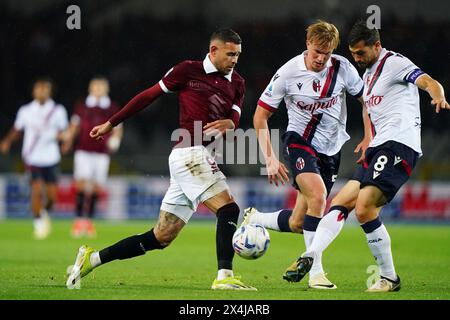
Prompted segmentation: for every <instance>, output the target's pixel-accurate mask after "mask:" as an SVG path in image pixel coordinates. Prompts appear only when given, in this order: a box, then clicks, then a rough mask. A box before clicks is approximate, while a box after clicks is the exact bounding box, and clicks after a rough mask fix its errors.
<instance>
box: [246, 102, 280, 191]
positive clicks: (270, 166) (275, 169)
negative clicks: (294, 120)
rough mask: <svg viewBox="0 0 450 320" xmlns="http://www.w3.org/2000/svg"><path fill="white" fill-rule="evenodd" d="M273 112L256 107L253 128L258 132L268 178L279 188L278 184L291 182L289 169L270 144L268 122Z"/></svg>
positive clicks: (257, 135)
mask: <svg viewBox="0 0 450 320" xmlns="http://www.w3.org/2000/svg"><path fill="white" fill-rule="evenodd" d="M271 115H272V112H270V111H268V110H266V109H264V108H262V107H260V106H259V105H258V106H257V107H256V111H255V114H254V115H253V126H254V127H255V130H256V137H257V139H258V143H259V147H260V148H261V151H262V154H263V155H264V159H265V161H266V168H267V177H268V179H269V183H272V182H273V183H275V185H276V186H278V182H281V183H282V184H285V183H287V182H289V176H288V173H289V171H288V169H287V168H286V167H285V165H284V164H283V163H281V162H280V161H279V160H278V159H277V156H276V154H275V152H274V151H273V148H272V143H271V142H270V134H269V125H268V124H267V120H268V119H269V118H270V117H271Z"/></svg>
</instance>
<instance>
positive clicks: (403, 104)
mask: <svg viewBox="0 0 450 320" xmlns="http://www.w3.org/2000/svg"><path fill="white" fill-rule="evenodd" d="M423 74H424V72H423V71H422V70H420V69H419V68H418V67H417V66H416V65H415V64H414V63H412V62H411V60H409V59H408V58H406V57H404V56H402V55H401V54H399V53H395V52H393V51H388V50H386V49H384V48H383V49H382V51H381V53H380V56H379V57H378V61H377V62H376V63H374V65H373V66H371V67H370V68H368V69H366V71H365V73H364V75H363V80H364V84H365V85H364V94H363V98H364V102H365V105H366V107H367V111H368V113H369V116H370V120H371V122H372V131H373V134H374V139H373V140H372V142H371V143H370V145H369V146H370V147H376V146H379V145H381V144H383V143H385V142H386V141H389V140H391V141H397V142H400V143H402V144H405V145H407V146H408V147H410V148H411V149H413V150H414V151H416V152H418V153H419V155H422V149H421V145H420V101H419V90H418V88H417V86H416V85H415V82H416V80H417V79H418V78H419V77H420V76H421V75H423Z"/></svg>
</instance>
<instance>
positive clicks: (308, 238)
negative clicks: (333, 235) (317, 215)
mask: <svg viewBox="0 0 450 320" xmlns="http://www.w3.org/2000/svg"><path fill="white" fill-rule="evenodd" d="M316 233H317V232H316V231H307V230H303V238H304V239H305V246H306V252H307V253H306V254H305V255H304V256H308V257H312V258H313V259H314V262H313V265H312V267H311V270H310V271H309V277H310V278H311V277H314V276H315V275H316V274H319V273H323V272H324V271H323V267H322V252H317V253H316V252H314V253H312V252H311V250H310V247H311V245H312V243H313V241H314V238H315V236H316Z"/></svg>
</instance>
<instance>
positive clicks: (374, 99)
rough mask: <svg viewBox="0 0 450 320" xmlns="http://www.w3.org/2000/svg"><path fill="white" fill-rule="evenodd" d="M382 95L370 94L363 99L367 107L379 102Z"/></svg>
mask: <svg viewBox="0 0 450 320" xmlns="http://www.w3.org/2000/svg"><path fill="white" fill-rule="evenodd" d="M383 97H384V96H376V95H371V96H370V98H369V99H367V100H366V101H364V103H365V105H366V107H367V108H373V107H375V106H377V105H379V104H380V103H381V101H382V100H383Z"/></svg>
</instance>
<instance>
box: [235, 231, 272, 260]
mask: <svg viewBox="0 0 450 320" xmlns="http://www.w3.org/2000/svg"><path fill="white" fill-rule="evenodd" d="M269 244H270V236H269V232H268V231H267V229H266V228H264V227H263V226H262V225H260V224H247V225H244V226H242V227H239V228H238V229H237V230H236V232H235V233H234V235H233V249H234V252H236V253H237V254H238V255H239V256H240V257H242V258H244V259H249V260H251V259H258V258H259V257H261V256H262V255H263V254H264V253H266V251H267V248H268V247H269Z"/></svg>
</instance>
